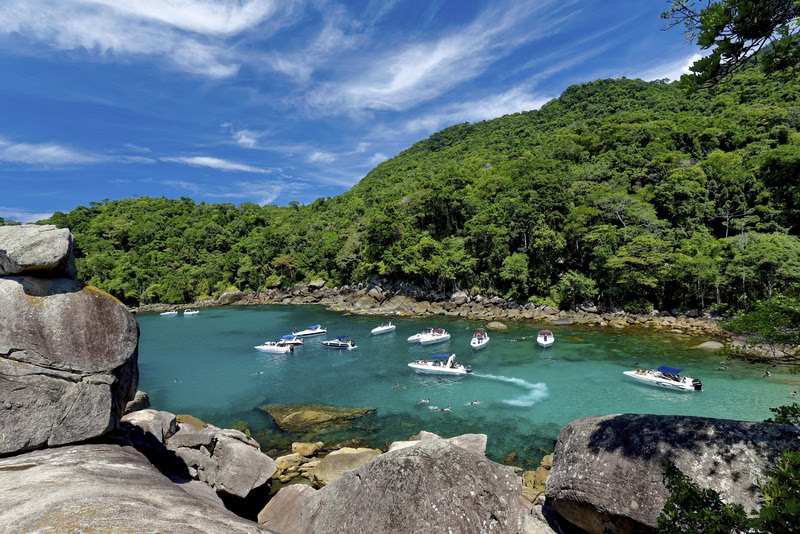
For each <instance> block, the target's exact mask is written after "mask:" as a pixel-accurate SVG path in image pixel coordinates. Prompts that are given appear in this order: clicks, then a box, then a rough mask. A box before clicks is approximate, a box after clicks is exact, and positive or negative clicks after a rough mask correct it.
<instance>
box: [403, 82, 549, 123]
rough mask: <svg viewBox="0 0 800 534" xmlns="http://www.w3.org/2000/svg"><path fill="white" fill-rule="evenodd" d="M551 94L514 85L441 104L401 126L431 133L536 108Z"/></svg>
mask: <svg viewBox="0 0 800 534" xmlns="http://www.w3.org/2000/svg"><path fill="white" fill-rule="evenodd" d="M552 98H553V97H549V96H548V97H545V96H541V95H534V94H531V93H529V92H528V91H527V90H526V89H524V88H522V87H517V88H514V89H510V90H509V91H506V92H505V93H502V94H499V95H491V96H488V97H486V98H481V99H478V100H473V101H468V102H461V103H457V104H452V105H449V106H445V107H443V108H441V109H440V110H438V111H432V112H429V113H427V114H426V115H424V116H421V117H419V118H416V119H412V120H409V121H408V122H406V124H405V127H404V129H405V131H407V132H409V133H415V132H423V133H432V132H435V131H437V130H440V129H441V128H443V127H446V126H451V125H453V124H459V123H462V122H477V121H482V120H491V119H495V118H497V117H502V116H503V115H509V114H512V113H519V112H521V111H530V110H534V109H539V108H540V107H542V106H543V105H544V104H546V103H547V102H549V101H550V100H552Z"/></svg>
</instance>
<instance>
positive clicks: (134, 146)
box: [123, 143, 150, 153]
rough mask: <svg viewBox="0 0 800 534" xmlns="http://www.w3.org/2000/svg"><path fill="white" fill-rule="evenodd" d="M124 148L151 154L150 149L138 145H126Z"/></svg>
mask: <svg viewBox="0 0 800 534" xmlns="http://www.w3.org/2000/svg"><path fill="white" fill-rule="evenodd" d="M123 146H124V147H125V148H129V149H131V150H133V151H134V152H141V153H147V152H150V149H149V148H147V147H145V146H136V145H134V144H132V143H125V144H124V145H123Z"/></svg>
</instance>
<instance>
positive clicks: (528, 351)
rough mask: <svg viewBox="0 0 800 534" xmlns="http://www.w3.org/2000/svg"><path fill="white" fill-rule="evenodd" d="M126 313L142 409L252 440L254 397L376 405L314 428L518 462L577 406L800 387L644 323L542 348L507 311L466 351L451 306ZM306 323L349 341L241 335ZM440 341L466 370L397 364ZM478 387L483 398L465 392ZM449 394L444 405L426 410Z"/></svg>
mask: <svg viewBox="0 0 800 534" xmlns="http://www.w3.org/2000/svg"><path fill="white" fill-rule="evenodd" d="M136 318H137V320H138V322H139V325H140V329H141V338H140V344H139V371H140V379H139V389H140V390H143V391H146V392H147V393H148V394H149V396H150V401H151V404H152V407H153V408H155V409H159V410H165V411H169V412H172V413H186V414H192V415H195V416H197V417H199V418H201V419H203V420H205V421H207V422H209V423H212V424H214V425H217V426H221V427H231V426H233V425H234V424H236V423H237V422H239V421H246V422H247V423H248V424H249V426H250V430H251V432H252V433H253V434H254V435H255V436H256V437H257V438H258V437H259V433H260V432H262V431H264V432H267V433H265V434H261V439H262V440H263V439H265V436H270V439H271V438H272V437H274V436H275V435H276V433H275V432H274V428H273V425H272V423H271V420H270V419H269V417H268V416H266V415H265V414H264V413H263V412H261V411H260V410H258V409H257V408H258V406H260V405H263V404H284V403H286V404H330V405H336V406H349V407H363V406H368V407H374V408H376V409H377V412H376V413H375V415H374V416H371V417H368V418H366V419H365V420H363V421H360V422H359V423H358V424H357V426H356V428H353V429H351V430H348V431H347V432H343V433H339V434H334V435H331V436H323V437H322V439H345V438H349V437H357V436H358V437H363V438H365V439H367V440H368V441H370V443H371V444H372V446H374V447H383V446H384V443H385V442H386V441H391V440H396V439H406V438H408V437H409V436H411V435H413V434H416V433H417V432H419V431H420V430H428V431H431V432H436V433H437V434H440V435H444V436H451V435H457V434H462V433H466V432H481V433H485V434H487V435H488V437H489V442H488V451H487V453H488V455H489V456H490V457H491V458H492V459H495V460H500V459H502V458H504V457H505V456H506V455H507V454H509V453H511V452H516V453H517V454H518V455H519V457H520V459H521V464H522V465H523V466H528V465H533V464H535V463H536V462H538V460H539V459H540V458H541V456H542V455H544V454H545V453H547V452H551V451H552V448H553V444H554V442H555V439H556V437H557V436H558V431H559V430H560V429H561V427H562V426H564V425H565V424H566V423H568V422H569V421H572V420H573V419H577V418H580V417H585V416H590V415H604V414H614V413H650V414H664V415H666V414H675V415H698V416H705V417H718V418H728V419H739V420H750V421H760V420H763V419H765V418H767V417H769V416H770V415H771V413H770V411H769V408H771V407H775V406H779V405H782V404H788V403H790V402H791V401H792V400H793V399H792V398H791V397H790V392H791V391H792V390H796V389H800V376H798V375H792V374H790V373H788V372H787V371H784V370H781V368H770V371H771V373H772V377H770V378H768V379H765V378H763V375H764V371H765V369H766V367H765V366H763V365H760V366H755V365H748V364H743V363H738V364H736V365H732V366H731V365H723V364H721V363H720V357H719V356H718V355H714V354H710V353H708V352H704V351H700V350H696V349H692V348H691V347H692V346H695V345H697V344H699V343H700V342H702V341H704V340H703V339H698V338H693V337H689V336H683V335H677V334H672V333H663V332H654V331H648V330H646V329H642V330H617V329H611V328H596V327H595V328H575V327H552V328H550V329H551V330H553V332H554V334H555V337H556V343H555V345H553V346H552V347H549V348H547V349H542V348H540V347H539V346H538V345H536V340H535V336H536V332H537V331H538V330H539V325H536V324H533V323H529V324H516V323H509V330H507V331H504V332H498V331H490V332H489V334H490V336H491V338H492V339H491V341H490V343H489V345H488V346H487V347H486V348H484V349H482V350H480V351H476V352H472V351H471V350H470V345H469V342H470V340H471V338H472V333H473V332H474V331H475V330H476V329H478V328H480V326H481V324H480V323H479V322H476V321H468V320H463V319H457V318H449V317H434V318H392V321H393V322H394V323H395V324H396V325H397V330H396V331H395V332H393V333H390V334H385V335H381V336H371V335H370V333H369V332H370V330H371V329H372V328H374V327H375V326H377V325H379V324H380V323H381V321H382V320H383V318H382V317H376V316H354V315H347V314H341V313H335V312H330V311H326V310H325V308H324V307H321V306H249V307H221V308H206V309H202V310H201V311H200V314H199V315H196V316H193V317H184V316H182V315H178V316H177V317H161V316H160V315H158V314H152V313H148V314H139V315H137V316H136ZM312 324H321V325H322V326H324V327H326V328H327V329H328V337H329V338H331V339H332V338H333V337H335V336H339V335H347V336H348V337H349V338H350V339H353V340H355V341H356V343H357V345H358V348H357V349H355V350H351V351H341V350H336V349H330V348H326V347H323V346H322V345H320V341H322V340H324V339H326V337H325V336H321V337H314V338H307V339H306V343H305V345H304V346H302V347H297V348H296V350H295V352H294V353H292V354H285V355H284V354H265V353H261V352H258V351H256V350H255V349H254V348H253V347H254V346H255V345H258V344H260V343H262V342H264V341H266V340H270V339H278V338H280V337H281V336H282V335H283V334H288V333H291V332H292V331H293V330H299V329H303V328H305V327H307V326H308V325H312ZM426 327H437V328H445V329H446V330H447V331H448V332H450V334H451V336H452V337H451V339H450V341H449V342H447V343H442V344H437V345H429V346H424V347H423V346H419V345H412V344H409V343H408V342H407V341H406V338H407V337H408V336H410V335H412V334H415V333H417V332H419V331H420V330H422V329H423V328H426ZM523 338H524V339H523ZM443 352H447V353H449V352H454V353H456V354H457V359H458V361H459V362H461V363H464V364H470V365H472V367H473V369H474V372H473V373H472V375H468V376H463V377H438V376H431V375H422V374H418V373H415V372H414V371H412V370H411V369H410V368H409V367H408V366H407V364H408V362H410V361H413V360H415V359H418V358H427V357H428V356H430V355H432V354H435V353H443ZM634 362H638V363H640V364H641V365H642V366H643V367H646V368H654V367H658V366H660V365H669V366H672V367H680V368H682V369H685V370H686V374H688V375H690V376H692V377H694V378H699V379H700V380H702V382H703V391H702V392H693V393H681V392H674V391H665V390H661V389H656V388H652V387H648V386H644V385H640V384H638V383H635V382H634V381H632V380H631V379H629V378H627V377H625V376H624V375H623V374H622V372H623V371H626V370H629V369H633V368H634ZM721 367H727V369H721ZM257 373H261V374H257ZM176 380H177V382H176ZM398 384H400V385H399V386H398ZM421 399H430V404H426V403H420V400H421ZM476 400H477V401H481V404H468V403H470V402H473V401H476ZM448 406H449V407H450V409H451V411H439V410H438V409H435V407H441V408H445V407H448ZM303 437H304V436H289V437H288V439H298V438H303ZM305 437H308V436H305ZM262 445H263V446H265V447H266V446H268V445H269V444H267V443H264V442H263V441H262Z"/></svg>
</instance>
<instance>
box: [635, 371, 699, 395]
mask: <svg viewBox="0 0 800 534" xmlns="http://www.w3.org/2000/svg"><path fill="white" fill-rule="evenodd" d="M682 372H683V369H675V368H673V367H664V366H662V367H659V368H658V369H655V370H652V369H651V370H650V371H646V370H644V369H636V370H635V371H623V374H624V375H626V376H629V377H631V378H633V379H634V380H638V381H639V382H641V383H643V384H647V385H650V386H657V387H661V388H665V389H675V390H678V391H702V390H703V384H702V383H701V382H700V381H699V380H698V379H696V378H691V377H688V376H683V375H682V374H681V373H682Z"/></svg>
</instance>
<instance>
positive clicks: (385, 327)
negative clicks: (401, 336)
mask: <svg viewBox="0 0 800 534" xmlns="http://www.w3.org/2000/svg"><path fill="white" fill-rule="evenodd" d="M395 328H397V327H396V326H395V325H393V324H392V323H391V321H385V322H383V323H381V325H380V326H376V327H375V328H373V329H372V331H371V332H370V333H371V334H372V335H373V336H377V335H380V334H388V333H389V332H394V330H395Z"/></svg>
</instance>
